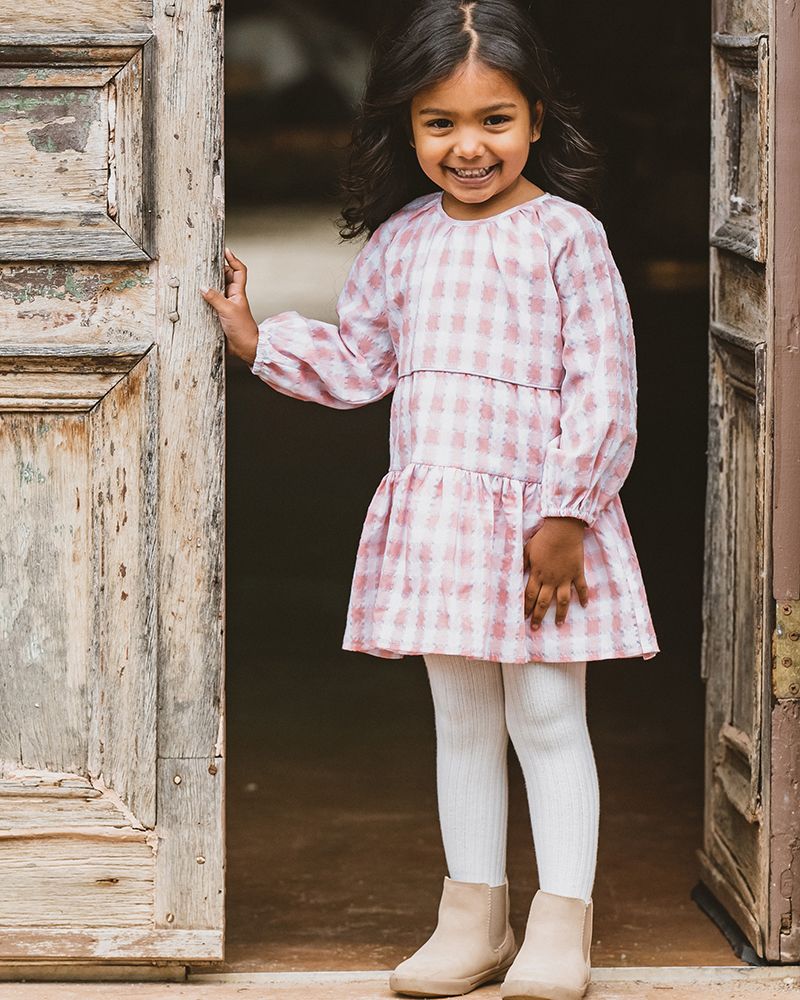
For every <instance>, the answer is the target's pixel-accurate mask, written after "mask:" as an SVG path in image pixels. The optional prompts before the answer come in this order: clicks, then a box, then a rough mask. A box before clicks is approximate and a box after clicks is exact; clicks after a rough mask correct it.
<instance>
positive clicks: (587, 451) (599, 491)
mask: <svg viewBox="0 0 800 1000" xmlns="http://www.w3.org/2000/svg"><path fill="white" fill-rule="evenodd" d="M553 277H554V280H555V283H556V287H557V289H558V293H559V297H560V299H561V310H562V337H563V342H564V347H563V364H564V369H565V374H564V379H563V382H562V386H561V433H560V435H559V436H558V437H557V438H554V439H553V440H552V441H550V442H549V444H548V445H547V449H546V454H545V462H544V474H543V476H542V509H541V513H542V515H543V516H545V517H576V518H580V519H581V520H583V521H585V522H586V524H587V525H588V526H589V527H591V526H592V525H593V524H594V522H595V520H596V519H597V516H598V514H599V513H600V511H601V510H602V509H603V508H604V507H605V506H606V504H607V503H608V502H609V501H610V500H611V499H612V497H614V496H615V495H616V494H617V493H618V492H619V490H620V487H621V486H622V484H623V483H624V481H625V479H626V477H627V475H628V472H629V471H630V468H631V465H632V464H633V456H634V451H635V447H636V393H637V383H636V350H635V343H634V335H633V324H632V321H631V314H630V309H629V306H628V300H627V296H626V294H625V289H624V287H623V284H622V279H621V277H620V274H619V271H618V270H617V267H616V264H615V263H614V259H613V257H612V256H611V251H610V250H609V247H608V242H607V238H606V233H605V230H604V228H603V226H602V224H601V223H600V222H599V220H597V219H596V218H595V217H594V216H593V215H591V214H590V213H589V212H586V211H584V210H582V211H581V213H580V221H579V223H578V225H577V226H576V229H575V231H574V232H573V233H572V234H571V235H570V236H569V237H568V238H567V239H566V241H565V242H564V245H563V247H562V248H561V249H560V251H559V252H558V253H557V255H556V257H555V259H554V264H553Z"/></svg>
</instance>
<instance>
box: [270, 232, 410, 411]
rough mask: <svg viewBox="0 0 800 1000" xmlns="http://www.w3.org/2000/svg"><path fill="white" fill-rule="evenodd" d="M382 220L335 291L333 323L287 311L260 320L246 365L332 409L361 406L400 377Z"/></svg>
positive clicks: (299, 395) (289, 392) (281, 389)
mask: <svg viewBox="0 0 800 1000" xmlns="http://www.w3.org/2000/svg"><path fill="white" fill-rule="evenodd" d="M385 236H386V232H385V225H384V226H383V227H381V226H379V227H378V228H377V229H376V230H375V232H373V234H372V236H371V237H370V239H369V240H368V241H367V243H365V244H364V246H363V247H362V249H361V251H360V252H359V254H358V256H357V257H356V259H355V261H354V262H353V265H352V267H351V269H350V273H349V275H348V277H347V280H346V281H345V284H344V287H343V288H342V291H341V294H340V295H339V298H338V301H337V304H336V312H337V315H338V318H339V324H338V326H337V325H336V324H333V323H325V322H323V321H321V320H315V319H307V318H306V317H304V316H301V315H300V314H299V313H297V312H295V311H293V310H288V311H286V312H281V313H277V314H276V315H274V316H269V317H267V319H265V320H263V322H261V323H260V324H259V326H258V331H259V334H258V346H257V350H256V357H255V361H254V362H253V365H252V367H251V369H250V370H251V372H252V373H253V374H254V375H257V376H258V377H259V378H260V379H262V380H263V381H264V382H266V383H267V384H268V385H270V386H272V388H273V389H277V391H278V392H282V393H283V394H284V395H286V396H293V397H294V398H295V399H302V400H305V401H307V402H314V403H322V404H323V405H325V406H331V407H334V408H335V409H340V410H344V409H349V408H353V407H357V406H364V405H365V404H366V403H371V402H373V401H375V400H377V399H381V398H382V397H383V396H386V395H387V394H388V393H389V392H391V391H392V389H393V388H394V387H395V385H396V384H397V356H396V353H395V348H394V344H393V342H392V338H391V334H390V329H389V321H388V313H387V308H386V296H385V270H384V253H383V251H384V243H385Z"/></svg>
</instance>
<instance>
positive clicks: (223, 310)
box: [200, 247, 258, 367]
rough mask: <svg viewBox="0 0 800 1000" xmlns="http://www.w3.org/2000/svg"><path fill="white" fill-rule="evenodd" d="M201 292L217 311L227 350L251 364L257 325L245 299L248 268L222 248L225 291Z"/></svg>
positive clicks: (212, 289) (211, 290)
mask: <svg viewBox="0 0 800 1000" xmlns="http://www.w3.org/2000/svg"><path fill="white" fill-rule="evenodd" d="M200 294H201V295H202V296H203V298H204V299H205V300H206V302H208V304H209V305H210V306H212V308H213V309H214V310H215V311H216V314H217V317H218V318H219V322H220V326H221V327H222V332H223V333H224V334H225V337H226V338H227V345H228V350H229V351H230V352H231V354H235V355H236V356H237V357H239V358H241V359H242V361H244V362H246V364H247V365H248V366H249V367H252V365H253V362H254V361H255V358H256V349H257V347H258V325H257V324H256V321H255V319H253V314H252V312H251V311H250V303H249V302H248V301H247V267H246V266H245V264H244V262H243V261H241V260H239V258H238V257H237V256H235V254H234V253H233V252H232V251H230V250H229V249H228V248H227V247H225V294H224V295H223V294H222V292H218V291H217V290H216V289H214V288H201V289H200Z"/></svg>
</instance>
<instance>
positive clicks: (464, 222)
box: [435, 191, 551, 226]
mask: <svg viewBox="0 0 800 1000" xmlns="http://www.w3.org/2000/svg"><path fill="white" fill-rule="evenodd" d="M549 197H551V195H550V192H549V191H545V192H544V194H537V195H536V197H535V198H529V199H528V200H527V201H521V202H520V203H519V204H518V205H512V206H511V208H507V209H506V210H505V211H503V212H498V213H497V214H496V215H486V216H484V217H483V218H482V219H454V218H453V216H452V215H448V214H447V212H445V210H444V205H443V204H442V201H443V200H444V191H440V192H439V194H438V196H437V198H436V199H435V203H436V208H437V210H438V212H439V214H440V215H441V216H442V217H443V218H445V219H447V221H448V222H452V223H453V225H455V226H474V225H475V224H476V223H478V222H494V220H495V219H502V218H503V216H505V215H511V213H512V212H516V211H517V210H518V209H520V208H525V206H526V205H532V204H533V203H534V202H536V201H544V200H545V199H546V198H549Z"/></svg>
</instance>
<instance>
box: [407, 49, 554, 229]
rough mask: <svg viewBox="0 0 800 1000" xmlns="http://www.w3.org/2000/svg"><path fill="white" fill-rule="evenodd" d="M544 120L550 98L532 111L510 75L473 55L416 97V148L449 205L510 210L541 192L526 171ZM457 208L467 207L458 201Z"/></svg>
mask: <svg viewBox="0 0 800 1000" xmlns="http://www.w3.org/2000/svg"><path fill="white" fill-rule="evenodd" d="M543 117H544V105H543V103H542V101H537V102H536V105H535V108H534V112H533V116H532V115H531V108H530V106H529V104H528V101H527V100H526V98H525V95H524V94H523V93H522V92H521V91H520V90H519V88H518V87H517V85H516V83H515V82H514V81H513V80H512V79H511V78H510V77H509V76H507V75H506V74H505V73H501V72H500V71H499V70H495V69H491V68H490V67H488V66H486V65H485V64H484V63H482V62H480V61H479V60H473V59H470V60H468V61H466V62H465V63H464V64H462V66H461V67H459V69H457V70H456V71H455V72H454V73H453V74H452V75H451V76H449V77H448V78H447V79H446V80H444V81H442V82H441V83H437V84H434V85H433V86H431V87H426V88H425V89H424V90H421V91H419V92H418V93H417V94H416V95H415V96H414V98H413V99H412V102H411V125H412V132H413V139H412V141H411V145H412V146H413V147H414V149H415V150H416V153H417V159H418V160H419V165H420V166H421V167H422V169H423V171H424V172H425V173H426V174H427V176H428V177H430V179H431V180H432V181H433V182H434V183H435V184H437V185H438V186H439V187H440V188H442V190H443V191H444V192H445V193H444V195H443V201H444V202H445V204H447V202H448V200H449V199H448V196H449V197H450V198H452V199H455V200H456V201H457V202H460V203H461V210H462V211H463V210H464V206H473V208H472V212H473V213H474V211H475V209H476V208H477V206H480V209H479V211H481V212H485V210H486V209H489V208H491V209H492V210H493V211H503V210H504V209H505V208H506V207H510V206H511V205H512V204H514V203H515V202H518V201H520V200H524V199H525V198H526V197H531V198H532V197H535V196H536V193H537V192H538V193H541V190H540V189H539V188H537V187H536V186H535V185H534V184H532V183H531V182H530V181H528V180H527V179H526V178H524V177H522V176H521V174H522V169H523V167H524V166H525V164H526V162H527V160H528V155H529V153H530V145H531V143H532V142H536V141H537V140H538V139H539V137H540V136H541V126H542V119H543ZM460 168H464V170H463V171H462V170H461V169H460ZM449 207H451V208H452V207H455V208H456V209H458V208H459V206H457V205H454V203H453V202H452V201H451V202H450V206H449ZM468 213H469V209H468Z"/></svg>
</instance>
